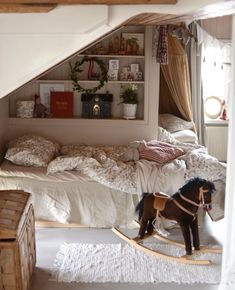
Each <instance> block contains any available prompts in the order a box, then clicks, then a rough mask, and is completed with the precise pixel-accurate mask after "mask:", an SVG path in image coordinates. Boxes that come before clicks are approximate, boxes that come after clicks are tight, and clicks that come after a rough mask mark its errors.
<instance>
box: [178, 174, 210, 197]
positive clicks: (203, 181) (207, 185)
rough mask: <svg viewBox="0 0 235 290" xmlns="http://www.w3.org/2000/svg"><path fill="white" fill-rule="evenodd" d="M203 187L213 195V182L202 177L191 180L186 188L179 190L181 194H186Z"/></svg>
mask: <svg viewBox="0 0 235 290" xmlns="http://www.w3.org/2000/svg"><path fill="white" fill-rule="evenodd" d="M202 186H203V187H205V188H207V189H209V192H210V193H213V191H214V190H215V185H214V183H213V182H211V181H209V180H206V179H203V178H200V177H194V178H192V179H190V180H189V181H188V182H187V183H186V184H185V185H184V186H182V187H181V188H180V189H179V192H180V193H182V194H184V193H187V192H189V191H191V190H193V189H195V187H202Z"/></svg>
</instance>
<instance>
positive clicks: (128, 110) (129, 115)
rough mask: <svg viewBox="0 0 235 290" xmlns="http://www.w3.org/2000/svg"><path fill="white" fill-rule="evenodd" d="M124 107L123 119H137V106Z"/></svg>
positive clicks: (127, 105)
mask: <svg viewBox="0 0 235 290" xmlns="http://www.w3.org/2000/svg"><path fill="white" fill-rule="evenodd" d="M122 105H123V118H124V119H135V118H136V110H137V104H124V103H123V104H122Z"/></svg>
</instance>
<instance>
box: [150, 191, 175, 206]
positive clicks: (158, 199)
mask: <svg viewBox="0 0 235 290" xmlns="http://www.w3.org/2000/svg"><path fill="white" fill-rule="evenodd" d="M153 195H154V196H155V199H154V202H153V207H154V208H155V209H156V210H159V211H161V210H164V208H165V206H166V202H167V201H168V200H169V199H170V198H171V197H170V196H169V195H168V194H166V193H164V192H154V194H153Z"/></svg>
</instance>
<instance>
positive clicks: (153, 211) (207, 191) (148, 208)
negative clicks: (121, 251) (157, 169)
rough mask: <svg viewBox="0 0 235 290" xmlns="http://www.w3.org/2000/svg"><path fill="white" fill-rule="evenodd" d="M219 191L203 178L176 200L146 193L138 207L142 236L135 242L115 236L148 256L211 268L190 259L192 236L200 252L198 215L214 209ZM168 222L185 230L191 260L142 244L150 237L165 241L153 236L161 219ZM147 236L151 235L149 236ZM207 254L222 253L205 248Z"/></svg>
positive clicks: (187, 186)
mask: <svg viewBox="0 0 235 290" xmlns="http://www.w3.org/2000/svg"><path fill="white" fill-rule="evenodd" d="M214 190H215V186H214V183H212V182H210V181H207V180H205V179H201V178H198V177H196V178H193V179H191V180H189V181H188V182H187V183H186V184H185V185H184V186H183V187H181V188H180V189H179V190H178V191H177V192H176V193H175V194H174V195H173V196H168V195H166V194H163V193H159V192H157V193H145V194H143V198H142V199H141V201H140V202H139V204H138V205H137V207H136V211H137V212H138V213H139V221H140V229H139V233H138V236H137V237H136V238H134V239H130V238H128V237H127V236H125V235H124V234H123V233H122V232H121V231H120V230H118V229H117V228H114V229H113V230H114V232H115V233H116V234H118V235H119V236H121V237H122V238H124V239H125V240H127V241H128V242H131V244H133V245H134V246H136V247H137V248H140V249H142V250H143V249H144V251H145V252H149V253H151V254H155V255H157V256H160V257H163V258H168V259H172V260H177V261H180V262H183V263H189V264H204V265H205V264H210V261H208V260H192V259H189V256H190V255H192V244H191V234H190V231H191V233H192V237H193V247H194V250H198V251H199V250H200V240H199V232H198V218H197V212H198V209H199V208H200V207H202V208H204V209H205V210H206V211H208V210H210V209H211V194H212V193H213V191H214ZM161 217H163V218H166V219H170V220H175V221H176V222H177V223H178V224H179V225H180V228H181V231H182V234H183V238H184V247H185V250H186V254H187V256H185V257H180V258H179V257H174V256H169V255H165V254H162V253H159V252H156V251H153V250H151V249H149V248H146V247H145V246H143V245H141V244H140V243H139V242H140V241H142V240H143V239H145V238H146V237H148V236H151V235H153V236H155V237H157V238H160V239H161V236H159V234H157V233H156V234H153V232H154V225H153V223H154V221H155V220H156V219H159V218H161ZM146 232H147V235H146V234H145V233H146ZM161 240H164V241H166V242H168V241H170V240H168V239H166V238H164V237H162V239H161ZM172 243H173V244H175V245H176V246H182V244H179V243H176V242H175V243H174V242H173V241H172ZM204 251H205V252H216V253H220V252H221V251H220V249H209V248H204Z"/></svg>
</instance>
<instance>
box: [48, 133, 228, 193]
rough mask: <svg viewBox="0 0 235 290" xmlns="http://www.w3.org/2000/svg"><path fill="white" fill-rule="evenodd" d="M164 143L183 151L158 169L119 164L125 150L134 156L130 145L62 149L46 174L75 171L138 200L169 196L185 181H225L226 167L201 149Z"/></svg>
mask: <svg viewBox="0 0 235 290" xmlns="http://www.w3.org/2000/svg"><path fill="white" fill-rule="evenodd" d="M166 139H167V136H165V139H164V138H163V141H164V142H166V141H167V142H168V143H172V142H174V144H175V145H177V147H180V148H182V149H184V151H185V152H186V153H185V155H183V156H181V157H179V158H178V159H175V160H173V161H171V162H168V163H166V164H163V165H159V164H157V163H155V162H151V161H148V160H144V159H140V160H135V161H133V158H129V159H130V161H123V156H124V155H125V153H126V152H127V150H129V151H130V149H132V150H133V156H135V153H136V150H137V149H138V147H137V148H136V146H134V147H132V145H133V144H132V145H131V146H129V147H128V146H84V145H74V146H72V147H70V148H68V147H65V148H66V149H64V152H65V153H66V154H65V155H62V156H59V157H57V158H56V159H54V160H53V161H52V162H51V163H50V164H49V166H48V169H47V173H48V174H49V175H52V176H53V174H55V173H57V174H58V172H63V171H68V170H75V171H78V172H79V173H80V174H81V175H83V176H87V177H88V178H90V179H91V180H95V181H97V182H99V183H101V184H102V185H105V186H107V187H110V188H112V189H118V190H121V191H124V192H127V193H130V194H138V195H139V196H140V195H141V194H142V193H143V192H154V191H164V192H166V193H169V194H173V193H174V192H176V191H177V190H178V188H179V187H181V186H182V185H183V184H184V182H185V181H186V180H187V179H189V178H191V177H195V176H198V177H202V178H205V179H208V180H211V181H216V180H222V181H225V177H226V166H225V165H224V164H222V163H220V162H219V161H218V160H217V159H216V158H214V157H212V156H210V155H208V153H207V149H206V148H205V147H203V146H200V145H192V144H186V143H180V142H178V141H176V140H173V141H172V140H171V139H170V140H168V139H167V140H166ZM137 142H138V143H137V144H138V146H142V145H143V144H142V142H144V141H137ZM147 145H148V143H147ZM135 158H136V156H135ZM131 159H132V160H131Z"/></svg>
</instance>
